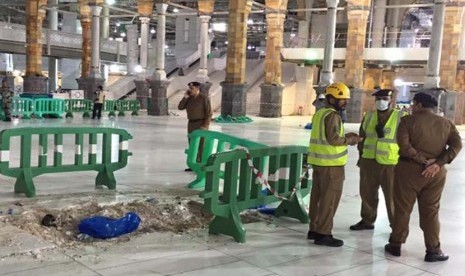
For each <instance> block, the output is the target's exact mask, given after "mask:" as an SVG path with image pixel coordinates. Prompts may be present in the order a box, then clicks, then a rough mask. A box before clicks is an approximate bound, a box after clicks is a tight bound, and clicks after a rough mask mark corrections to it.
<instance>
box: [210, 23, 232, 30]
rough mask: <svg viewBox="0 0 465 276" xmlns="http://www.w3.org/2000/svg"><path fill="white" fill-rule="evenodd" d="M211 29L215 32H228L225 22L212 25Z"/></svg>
mask: <svg viewBox="0 0 465 276" xmlns="http://www.w3.org/2000/svg"><path fill="white" fill-rule="evenodd" d="M212 29H213V30H214V31H217V32H222V33H225V32H226V31H227V30H228V25H227V24H226V23H225V22H216V23H213V24H212Z"/></svg>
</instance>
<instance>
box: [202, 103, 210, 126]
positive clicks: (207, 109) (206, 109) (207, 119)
mask: <svg viewBox="0 0 465 276" xmlns="http://www.w3.org/2000/svg"><path fill="white" fill-rule="evenodd" d="M204 112H205V113H204V114H205V117H204V120H203V124H202V128H204V129H208V127H209V126H210V121H211V118H212V107H211V103H210V99H209V98H208V97H207V96H205V103H204Z"/></svg>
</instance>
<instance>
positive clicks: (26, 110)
mask: <svg viewBox="0 0 465 276" xmlns="http://www.w3.org/2000/svg"><path fill="white" fill-rule="evenodd" d="M11 106H12V110H11V115H12V116H18V117H21V116H22V117H23V119H30V118H31V115H32V114H33V113H34V101H33V100H31V99H28V98H21V97H13V101H12V103H11Z"/></svg>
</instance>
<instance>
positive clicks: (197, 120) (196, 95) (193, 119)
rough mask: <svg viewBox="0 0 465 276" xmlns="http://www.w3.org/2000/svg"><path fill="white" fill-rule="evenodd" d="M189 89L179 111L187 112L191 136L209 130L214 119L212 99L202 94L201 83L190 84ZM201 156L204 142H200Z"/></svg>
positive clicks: (188, 129) (188, 130) (188, 128)
mask: <svg viewBox="0 0 465 276" xmlns="http://www.w3.org/2000/svg"><path fill="white" fill-rule="evenodd" d="M187 86H188V87H189V89H188V90H187V91H186V93H185V94H184V97H183V98H182V100H181V102H180V103H179V105H178V109H179V110H184V109H185V110H186V112H187V119H188V120H189V122H188V123H187V134H188V135H189V134H190V133H191V132H193V131H194V130H196V129H208V127H209V126H210V121H211V117H212V110H211V104H210V99H209V98H208V96H206V95H204V94H201V93H200V83H199V82H196V81H194V82H190V83H189V84H188V85H187ZM199 147H200V150H199V156H198V157H197V159H200V157H201V152H202V149H203V141H201V142H200V146H199ZM185 171H191V169H189V168H188V169H185Z"/></svg>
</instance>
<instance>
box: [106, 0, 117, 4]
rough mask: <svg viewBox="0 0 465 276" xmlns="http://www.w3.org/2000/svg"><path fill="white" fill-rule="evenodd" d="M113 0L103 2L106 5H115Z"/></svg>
mask: <svg viewBox="0 0 465 276" xmlns="http://www.w3.org/2000/svg"><path fill="white" fill-rule="evenodd" d="M115 2H116V1H115V0H105V3H107V5H113V4H115Z"/></svg>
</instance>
